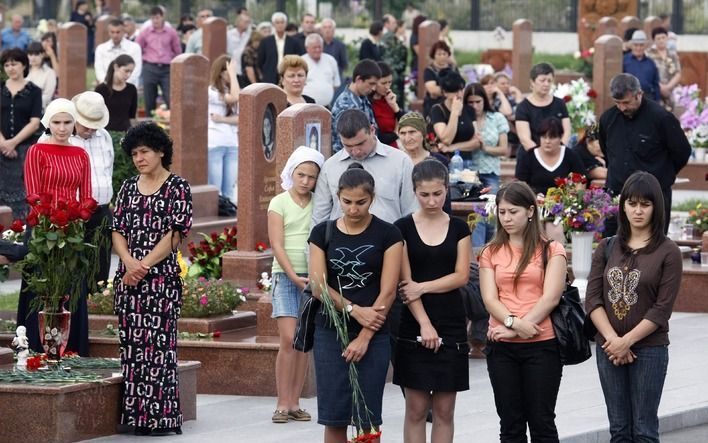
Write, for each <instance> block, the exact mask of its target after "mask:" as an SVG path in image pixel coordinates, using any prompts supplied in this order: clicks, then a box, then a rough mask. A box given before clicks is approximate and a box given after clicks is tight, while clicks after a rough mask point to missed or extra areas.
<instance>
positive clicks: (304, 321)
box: [293, 220, 336, 352]
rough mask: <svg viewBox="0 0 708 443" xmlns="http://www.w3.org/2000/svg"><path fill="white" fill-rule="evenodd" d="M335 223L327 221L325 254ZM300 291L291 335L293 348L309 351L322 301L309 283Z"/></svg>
mask: <svg viewBox="0 0 708 443" xmlns="http://www.w3.org/2000/svg"><path fill="white" fill-rule="evenodd" d="M335 223H336V221H335V220H329V221H327V226H326V228H325V241H324V250H325V254H326V253H327V247H328V246H329V240H330V239H331V238H332V229H334V224H335ZM302 292H303V293H304V294H305V296H306V299H305V302H304V303H303V304H302V306H300V313H299V315H298V319H297V327H296V328H295V336H294V337H293V348H294V349H295V350H296V351H300V352H309V351H310V349H312V346H313V345H314V344H315V318H316V317H317V313H318V312H319V310H320V307H321V306H322V302H321V301H320V300H319V299H317V298H315V297H314V296H313V295H312V287H311V286H310V283H308V284H307V286H305V289H303V291H302Z"/></svg>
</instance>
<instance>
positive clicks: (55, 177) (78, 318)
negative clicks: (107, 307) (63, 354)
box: [17, 98, 91, 356]
mask: <svg viewBox="0 0 708 443" xmlns="http://www.w3.org/2000/svg"><path fill="white" fill-rule="evenodd" d="M75 121H76V108H75V107H74V104H73V103H72V102H71V101H70V100H67V99H64V98H58V99H56V100H54V101H52V102H51V103H49V105H48V106H47V110H46V112H45V113H44V116H43V117H42V125H44V127H45V128H47V131H48V132H49V134H50V137H49V140H47V143H36V144H34V145H32V146H31V147H30V148H29V151H27V158H26V160H25V188H26V191H27V195H31V194H38V195H42V194H50V195H51V196H52V201H53V202H56V201H57V199H60V198H61V199H67V200H76V199H77V198H78V200H79V201H83V200H85V199H88V198H91V167H90V161H89V157H88V154H87V153H86V151H84V150H83V149H82V148H79V147H77V146H72V145H70V144H69V137H70V136H71V135H72V134H73V132H74V122H75ZM77 194H78V195H77ZM68 271H69V272H70V271H71V270H68ZM33 297H34V294H32V293H31V292H29V291H27V290H25V282H24V281H23V283H22V291H21V293H20V300H19V306H18V308H17V323H18V324H19V325H24V326H26V327H27V336H28V338H29V340H30V346H31V347H32V349H34V350H35V351H37V352H42V348H41V346H40V343H39V332H38V323H37V312H36V311H35V312H32V313H30V312H29V311H30V309H29V306H30V301H31V300H32V298H33ZM66 350H67V351H73V352H78V353H79V354H80V355H82V356H87V355H88V310H87V307H86V298H85V297H83V296H82V297H81V298H80V300H79V302H78V304H77V307H76V309H75V311H74V312H72V315H71V332H70V333H69V343H68V345H67V348H66Z"/></svg>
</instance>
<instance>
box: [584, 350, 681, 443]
mask: <svg viewBox="0 0 708 443" xmlns="http://www.w3.org/2000/svg"><path fill="white" fill-rule="evenodd" d="M634 353H635V354H636V355H637V359H636V360H635V361H634V363H631V364H628V365H622V366H615V365H613V364H612V363H611V362H610V360H609V359H608V358H607V355H606V354H605V352H604V351H603V350H602V348H601V347H600V345H598V346H597V349H596V352H595V354H596V356H597V370H598V373H599V374H600V384H601V385H602V392H603V393H604V395H605V404H606V405H607V418H608V419H609V421H610V435H611V439H610V442H611V443H623V442H630V443H639V442H644V443H648V442H656V443H658V442H659V415H658V411H659V402H660V401H661V391H662V390H663V388H664V380H665V379H666V369H667V367H668V365H669V349H668V347H667V346H647V347H645V348H637V349H636V350H634Z"/></svg>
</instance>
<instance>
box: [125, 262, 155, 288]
mask: <svg viewBox="0 0 708 443" xmlns="http://www.w3.org/2000/svg"><path fill="white" fill-rule="evenodd" d="M123 264H124V265H125V275H123V284H125V285H128V286H137V285H138V283H139V282H140V280H142V279H143V278H145V276H146V275H147V273H148V271H150V266H148V265H146V264H145V263H143V262H142V261H141V260H138V259H136V258H132V257H131V258H130V259H129V260H125V262H124V263H123Z"/></svg>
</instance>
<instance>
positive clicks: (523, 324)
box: [487, 317, 543, 341]
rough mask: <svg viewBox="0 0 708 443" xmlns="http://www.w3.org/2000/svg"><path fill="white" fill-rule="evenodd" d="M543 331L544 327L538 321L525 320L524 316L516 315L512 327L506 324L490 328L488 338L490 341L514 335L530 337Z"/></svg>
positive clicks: (524, 337)
mask: <svg viewBox="0 0 708 443" xmlns="http://www.w3.org/2000/svg"><path fill="white" fill-rule="evenodd" d="M541 332H543V328H541V327H540V326H539V325H537V324H536V323H532V322H530V321H528V320H525V319H524V318H523V317H516V318H514V324H513V325H512V327H511V328H507V327H506V326H504V325H499V326H495V327H493V328H489V330H488V331H487V338H488V339H489V340H490V341H500V340H503V339H510V338H514V337H521V338H523V339H529V338H533V337H535V336H537V335H538V334H540V333H541Z"/></svg>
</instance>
